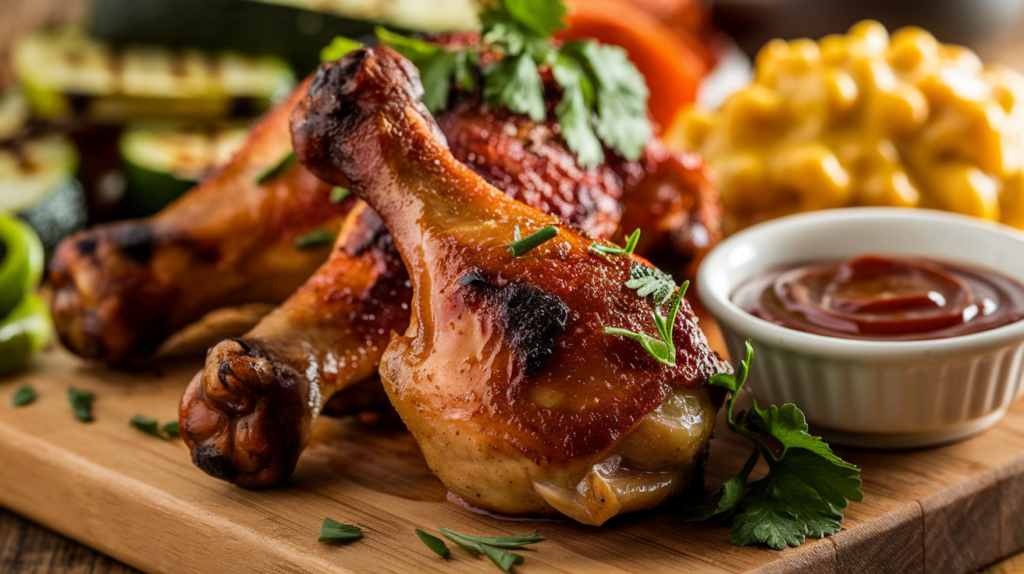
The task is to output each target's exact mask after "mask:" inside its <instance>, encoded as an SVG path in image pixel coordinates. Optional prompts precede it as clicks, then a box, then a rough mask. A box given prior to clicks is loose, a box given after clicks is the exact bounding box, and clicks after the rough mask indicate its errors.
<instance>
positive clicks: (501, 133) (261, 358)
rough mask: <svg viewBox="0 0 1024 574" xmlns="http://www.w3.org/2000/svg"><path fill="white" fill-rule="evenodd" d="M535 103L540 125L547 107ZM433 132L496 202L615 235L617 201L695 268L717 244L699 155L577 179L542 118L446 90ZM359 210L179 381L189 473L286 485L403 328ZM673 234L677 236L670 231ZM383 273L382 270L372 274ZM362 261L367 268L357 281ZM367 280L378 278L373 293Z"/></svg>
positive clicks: (383, 245)
mask: <svg viewBox="0 0 1024 574" xmlns="http://www.w3.org/2000/svg"><path fill="white" fill-rule="evenodd" d="M548 103H549V106H550V107H551V108H552V110H551V111H552V113H551V116H552V117H553V116H554V113H553V108H554V106H555V105H556V104H557V100H556V99H554V98H552V99H551V101H549V102H548ZM438 124H439V126H440V128H441V132H442V133H443V135H444V137H445V139H446V140H447V142H448V144H449V147H450V149H451V152H452V154H453V155H454V156H455V158H456V159H458V160H459V161H462V162H464V163H466V164H467V166H468V167H470V168H471V169H473V170H474V171H476V172H477V173H478V174H479V175H480V176H481V177H483V178H484V179H485V180H487V181H488V182H489V183H491V184H492V185H494V186H495V187H496V188H498V189H500V190H501V191H502V192H504V193H505V194H506V195H508V196H509V197H511V198H514V199H517V200H519V201H521V202H523V203H525V204H527V205H530V206H532V207H535V208H537V209H540V210H541V211H545V212H548V213H551V214H553V215H558V216H559V217H561V218H562V219H564V220H565V221H567V222H568V223H570V224H572V225H575V226H577V227H579V228H581V229H583V230H584V231H586V232H587V233H589V234H590V235H592V236H595V237H599V238H609V237H611V236H612V235H613V234H617V232H616V229H617V227H619V220H620V215H621V213H622V205H621V204H620V201H623V202H625V201H629V202H630V203H629V205H631V206H633V208H634V209H635V210H636V212H637V213H640V214H642V216H641V217H637V216H632V217H631V216H630V214H629V213H627V214H626V217H627V218H629V219H630V221H631V225H634V224H635V227H629V228H628V229H629V230H630V231H632V230H633V229H635V228H637V227H640V228H642V230H643V234H642V235H641V238H642V240H643V241H644V243H645V244H646V245H648V246H650V247H655V248H658V249H660V250H662V251H664V252H671V251H675V252H677V253H683V254H686V258H688V259H690V260H691V261H695V260H696V259H698V258H699V257H700V255H702V253H703V251H705V250H706V249H707V248H708V247H710V245H711V244H713V243H714V241H716V240H717V235H716V233H717V227H716V225H715V222H716V221H717V217H718V212H717V209H718V207H717V206H718V201H717V197H716V195H715V192H714V190H713V189H711V188H710V186H708V185H706V179H705V178H704V174H703V170H702V169H701V165H700V162H699V158H695V157H689V156H681V155H678V154H675V153H670V152H668V151H666V150H665V149H664V148H663V146H662V145H661V143H660V142H658V141H657V140H655V141H652V142H651V143H650V144H649V145H648V146H647V149H646V150H645V151H644V154H643V157H642V158H641V159H640V160H639V161H638V162H629V161H626V160H624V159H622V158H621V156H618V155H616V154H613V153H609V154H608V155H609V158H610V160H609V162H608V163H606V164H602V165H599V166H596V167H592V168H589V169H582V168H580V167H579V166H578V164H577V162H576V160H575V156H574V155H573V154H572V152H571V151H570V150H569V149H568V148H567V147H566V146H565V143H564V142H563V140H562V139H561V136H559V134H558V131H557V130H558V127H557V124H556V123H555V122H554V121H553V120H551V121H548V122H543V123H537V122H533V121H532V120H530V119H529V118H528V117H526V116H523V115H518V114H513V113H510V112H508V111H507V110H492V109H488V108H487V107H486V106H485V105H484V104H483V102H482V101H481V100H480V98H479V96H475V95H471V94H463V93H460V94H458V95H457V96H456V101H455V102H454V103H453V105H452V106H451V108H450V109H449V110H448V111H446V112H444V113H443V114H441V115H440V116H439V118H438ZM648 175H649V177H647V176H648ZM702 182H704V183H705V184H702ZM630 196H636V197H635V199H629V198H630ZM683 210H685V212H684V213H680V212H681V211H683ZM358 211H359V208H356V210H355V211H354V212H353V215H351V217H352V218H353V221H352V224H351V225H348V224H346V226H345V231H343V233H342V237H341V238H339V240H338V243H337V245H336V247H335V250H334V252H333V253H332V255H331V257H330V259H329V260H328V262H327V263H325V264H324V265H323V266H322V267H321V268H320V269H319V270H318V271H317V272H316V274H314V275H313V277H312V278H311V279H310V280H309V282H307V284H306V285H305V286H304V287H303V288H301V289H300V290H299V291H298V292H297V293H296V295H295V296H293V297H291V298H290V299H288V300H287V301H286V302H285V303H283V304H282V305H281V307H279V308H278V309H276V310H275V311H274V312H272V313H271V314H270V315H268V316H267V317H266V318H264V320H263V321H262V322H261V323H260V324H259V325H257V326H256V328H254V329H253V330H252V331H250V332H249V333H246V334H245V335H242V336H240V337H238V338H236V339H228V340H225V341H223V342H221V343H219V344H218V345H216V346H215V347H214V348H213V349H212V350H211V351H210V353H209V354H208V356H207V362H206V367H205V368H204V370H203V371H202V372H201V373H200V374H198V375H197V376H196V377H195V378H193V380H192V382H191V383H190V385H189V389H188V391H187V392H186V393H185V395H184V397H183V400H182V403H181V411H180V417H179V418H180V422H181V429H182V434H183V437H184V438H185V441H186V443H187V444H189V446H190V447H191V448H192V454H193V460H194V461H195V463H196V465H197V466H199V467H200V468H202V469H204V470H205V471H206V472H208V473H210V474H212V475H213V476H216V477H219V478H222V479H226V480H230V481H232V482H234V483H236V484H239V485H242V486H246V487H263V486H271V485H273V484H275V483H277V482H279V481H281V480H283V479H285V478H286V477H287V476H288V475H289V474H290V473H291V472H292V470H293V468H294V467H295V464H296V462H297V461H298V457H299V454H300V453H301V450H302V448H304V446H305V440H306V438H308V437H309V436H310V432H311V428H312V425H313V423H314V422H315V420H316V418H317V416H318V414H319V412H320V407H321V405H324V401H325V400H327V399H328V398H329V397H332V395H334V393H337V392H339V391H341V390H342V389H346V388H347V387H348V386H349V385H351V384H354V383H356V382H359V381H360V380H361V379H362V378H364V377H366V376H367V373H370V372H376V370H377V367H378V365H379V364H380V357H381V355H382V354H383V352H384V347H385V346H386V345H387V342H388V340H389V338H390V333H391V331H392V330H395V331H403V330H404V329H405V328H406V327H407V326H408V324H409V304H410V302H411V298H412V292H411V288H410V287H409V286H408V282H407V280H408V277H407V276H406V275H405V268H404V265H403V264H402V263H401V261H400V259H399V258H398V255H397V252H395V251H394V244H393V242H391V241H390V240H387V241H371V239H372V238H374V237H378V235H379V233H380V232H382V231H383V228H382V227H380V224H379V219H375V218H373V217H371V215H370V214H372V211H370V212H369V213H362V212H359V213H358V214H357V213H356V212H358ZM691 222H692V223H691ZM672 226H680V228H679V229H678V230H676V231H678V232H676V233H671V234H670V231H671V230H673V229H675V228H674V227H672ZM683 226H685V228H684V227H683ZM676 239H678V241H676ZM353 245H356V246H358V247H353ZM673 248H674V249H673ZM371 262H372V263H371ZM385 263H386V264H387V265H390V266H391V267H390V268H388V269H383V268H381V267H379V266H380V265H384V264H385ZM367 265H371V267H373V268H374V269H377V271H375V272H373V273H366V272H363V271H361V270H362V269H365V268H367ZM375 281H387V285H386V286H384V287H383V291H382V290H381V289H382V288H378V287H374V282H375ZM382 292H383V293H391V292H393V293H396V294H397V295H396V296H393V297H388V296H380V293H382ZM339 365H340V366H339ZM286 394H287V395H288V397H287V398H285V395H286ZM347 399H348V397H347V396H346V397H341V396H338V398H337V399H336V400H335V403H337V402H339V401H340V400H347ZM385 402H386V399H385ZM285 404H294V405H304V407H303V408H284V407H283V406H282V405H285ZM241 405H245V406H244V408H243V407H241ZM338 406H339V408H342V409H346V408H347V407H346V405H344V404H341V405H338ZM251 429H263V430H261V431H260V432H258V433H253V432H251Z"/></svg>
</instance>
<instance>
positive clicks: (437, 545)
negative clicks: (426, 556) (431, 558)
mask: <svg viewBox="0 0 1024 574" xmlns="http://www.w3.org/2000/svg"><path fill="white" fill-rule="evenodd" d="M416 536H418V537H419V539H420V540H422V541H423V544H426V546H427V548H429V549H430V551H431V552H433V553H434V554H437V555H438V556H440V557H441V558H444V559H445V560H447V559H448V558H449V556H451V551H449V550H448V546H447V545H446V544H445V543H444V540H441V539H440V538H438V537H437V536H434V535H433V534H428V533H426V532H424V531H422V530H420V529H419V528H417V529H416Z"/></svg>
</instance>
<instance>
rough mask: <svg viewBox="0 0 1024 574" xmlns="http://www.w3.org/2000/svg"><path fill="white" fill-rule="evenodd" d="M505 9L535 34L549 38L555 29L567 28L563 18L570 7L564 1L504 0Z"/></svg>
mask: <svg viewBox="0 0 1024 574" xmlns="http://www.w3.org/2000/svg"><path fill="white" fill-rule="evenodd" d="M501 3H502V4H503V5H504V8H505V11H506V12H507V13H508V15H509V16H511V17H512V19H513V20H514V21H516V22H518V23H519V24H522V25H523V26H525V27H526V28H528V29H529V30H530V31H531V32H533V33H534V34H536V35H538V36H540V37H542V38H548V37H550V36H553V35H554V34H555V30H561V29H563V28H565V24H564V23H562V19H563V18H565V15H566V14H567V13H568V9H567V8H566V6H565V4H564V3H562V2H552V1H551V0H503V1H502V2H501Z"/></svg>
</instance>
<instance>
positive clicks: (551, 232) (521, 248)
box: [508, 225, 558, 257]
mask: <svg viewBox="0 0 1024 574" xmlns="http://www.w3.org/2000/svg"><path fill="white" fill-rule="evenodd" d="M518 235H519V226H518V225H517V226H516V237H518ZM556 235H558V228H557V227H555V226H553V225H548V226H547V227H543V228H541V229H540V230H538V231H536V232H534V233H531V234H530V235H527V236H526V237H523V238H522V239H516V240H515V241H513V242H512V243H511V244H510V245H509V246H508V248H509V249H510V250H511V251H512V255H514V256H515V257H522V256H523V255H526V254H527V253H529V252H530V251H532V250H533V249H534V248H536V247H537V246H539V245H540V244H542V243H544V242H545V241H548V240H549V239H552V238H553V237H554V236H556Z"/></svg>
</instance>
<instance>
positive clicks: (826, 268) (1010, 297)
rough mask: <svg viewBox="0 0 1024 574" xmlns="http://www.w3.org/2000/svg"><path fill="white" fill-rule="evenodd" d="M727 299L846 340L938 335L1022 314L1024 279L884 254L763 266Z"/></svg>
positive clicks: (801, 327)
mask: <svg viewBox="0 0 1024 574" xmlns="http://www.w3.org/2000/svg"><path fill="white" fill-rule="evenodd" d="M732 300H733V302H734V303H736V305H738V306H739V307H740V308H741V309H743V310H744V311H746V312H748V313H750V314H751V315H754V316H755V317H759V318H761V319H764V320H765V321H769V322H772V323H775V324H776V325H781V326H783V327H788V328H790V329H795V330H797V331H804V332H807V333H814V334H818V335H826V336H829V337H840V338H844V339H862V340H878V341H913V340H925V339H943V338H947V337H958V336H960V335H969V334H971V333H980V332H982V331H988V330H990V329H995V328H997V327H1002V326H1003V325H1008V324H1010V323H1014V322H1016V321H1019V320H1021V319H1024V285H1022V284H1021V283H1020V282H1018V281H1016V280H1015V279H1012V278H1010V277H1008V276H1005V275H1002V274H1000V273H998V272H995V271H991V270H988V269H982V268H978V267H973V266H967V265H962V264H954V263H945V262H939V261H930V260H925V259H912V258H907V259H901V258H890V257H885V256H881V255H862V256H859V257H854V258H852V259H848V260H846V261H842V262H838V263H824V264H814V265H803V266H799V267H795V268H790V269H783V270H776V271H768V272H765V273H762V274H760V275H757V276H756V277H754V278H753V279H751V280H749V281H747V282H746V283H744V284H742V285H741V286H740V287H739V288H738V289H737V290H736V292H735V293H733V295H732Z"/></svg>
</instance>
